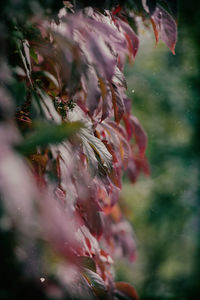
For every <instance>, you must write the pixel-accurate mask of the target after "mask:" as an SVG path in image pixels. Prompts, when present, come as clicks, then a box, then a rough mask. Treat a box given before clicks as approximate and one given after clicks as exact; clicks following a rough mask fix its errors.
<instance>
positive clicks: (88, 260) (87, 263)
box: [78, 256, 96, 272]
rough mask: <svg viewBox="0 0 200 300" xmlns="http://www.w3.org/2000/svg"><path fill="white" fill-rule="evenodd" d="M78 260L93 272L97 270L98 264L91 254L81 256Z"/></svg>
mask: <svg viewBox="0 0 200 300" xmlns="http://www.w3.org/2000/svg"><path fill="white" fill-rule="evenodd" d="M78 262H79V263H80V265H81V266H82V267H83V268H87V269H89V270H91V271H93V272H96V264H95V262H94V260H93V259H92V258H91V257H89V256H79V257H78Z"/></svg>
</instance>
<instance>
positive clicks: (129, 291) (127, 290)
mask: <svg viewBox="0 0 200 300" xmlns="http://www.w3.org/2000/svg"><path fill="white" fill-rule="evenodd" d="M115 286H116V289H117V290H118V291H120V292H121V293H122V294H124V295H125V296H127V297H128V299H130V300H139V297H138V294H137V292H136V290H135V289H134V287H133V286H131V285H130V284H129V283H127V282H123V281H119V282H115ZM120 299H121V298H120ZM125 299H126V298H125Z"/></svg>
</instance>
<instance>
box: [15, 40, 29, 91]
mask: <svg viewBox="0 0 200 300" xmlns="http://www.w3.org/2000/svg"><path fill="white" fill-rule="evenodd" d="M22 46H23V47H22V49H21V47H20V46H19V44H18V50H19V54H20V56H21V59H22V62H23V65H24V68H25V71H26V75H27V78H28V80H29V82H30V84H31V86H33V84H32V81H31V61H30V52H29V43H28V41H27V40H24V41H23V42H22ZM22 50H23V51H22ZM23 52H24V54H23Z"/></svg>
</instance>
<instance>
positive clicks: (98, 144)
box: [80, 129, 112, 170]
mask: <svg viewBox="0 0 200 300" xmlns="http://www.w3.org/2000/svg"><path fill="white" fill-rule="evenodd" d="M80 136H83V137H84V138H85V145H86V141H87V143H88V145H89V146H90V147H91V148H92V149H93V150H94V151H95V153H96V154H97V155H98V157H99V158H100V160H101V162H102V164H103V166H104V167H105V168H107V169H108V170H109V169H111V166H112V155H111V154H110V153H109V152H108V150H107V148H106V146H105V145H104V143H103V142H102V141H101V140H100V139H98V138H97V137H95V136H94V135H92V134H91V133H90V132H89V131H88V130H86V129H82V130H81V133H80Z"/></svg>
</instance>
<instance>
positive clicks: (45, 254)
mask: <svg viewBox="0 0 200 300" xmlns="http://www.w3.org/2000/svg"><path fill="white" fill-rule="evenodd" d="M155 2H156V1H142V2H141V3H140V1H127V2H126V1H125V2H123V1H120V2H119V3H116V1H114V2H112V1H105V3H103V4H101V5H98V2H97V1H93V2H92V3H91V1H81V2H78V4H77V2H76V1H74V3H73V5H72V3H70V2H69V1H64V2H63V4H62V2H61V1H56V2H55V1H30V2H29V1H23V0H20V1H8V3H6V4H5V5H3V7H2V10H1V14H2V16H3V17H4V18H2V20H3V21H1V24H0V25H1V28H2V32H3V35H2V37H1V39H2V40H1V44H2V48H1V68H0V70H1V71H0V78H1V89H0V93H1V98H0V117H1V122H0V137H1V145H0V178H1V181H0V192H1V194H0V195H1V200H2V206H1V235H2V238H3V239H4V247H5V248H3V251H5V252H7V251H8V252H9V257H10V259H11V260H12V262H13V263H12V264H13V270H12V268H8V267H7V261H5V267H4V268H5V270H6V271H5V274H6V275H5V276H4V278H3V284H4V285H3V289H2V292H1V293H2V297H4V299H10V298H18V297H19V296H20V297H28V298H29V299H31V298H30V297H32V298H34V299H35V298H36V297H37V298H41V299H52V298H53V299H54V298H66V299H97V298H98V299H137V297H138V296H137V294H136V292H135V290H134V289H133V288H132V287H131V286H130V285H129V284H127V283H124V282H121V283H119V282H118V283H116V284H115V282H114V275H113V268H112V264H113V259H114V258H116V257H119V256H125V257H127V258H128V259H129V260H130V261H132V260H134V258H135V242H134V240H133V235H132V230H131V227H130V225H129V223H128V222H127V221H126V220H125V218H124V217H123V213H122V211H121V210H120V207H119V204H118V200H119V191H120V189H121V182H122V176H123V174H124V172H126V174H127V176H128V177H129V179H130V181H131V182H133V183H134V182H135V181H136V179H137V177H138V175H139V173H140V172H144V173H145V174H147V175H148V174H149V168H148V163H147V160H146V157H145V150H146V145H147V137H146V134H145V132H144V131H143V129H142V127H141V125H140V123H139V121H138V120H137V118H136V117H135V116H133V115H132V113H131V101H130V99H129V98H128V97H127V95H126V80H125V77H124V74H123V69H124V64H125V61H126V58H127V57H128V59H129V61H130V62H131V61H133V60H134V59H135V56H136V54H137V51H138V46H139V40H138V37H137V35H136V33H135V32H134V30H133V29H132V27H131V26H130V25H129V23H130V24H132V26H133V28H136V27H137V18H138V17H137V16H140V17H142V18H143V19H144V22H147V21H148V20H151V22H152V24H153V29H154V32H155V36H156V41H158V39H159V38H160V39H162V40H163V41H164V42H165V43H166V45H167V46H168V47H169V48H170V49H171V51H172V52H173V53H174V47H175V43H176V23H175V21H174V17H172V16H171V15H170V14H169V12H170V11H171V13H172V15H173V16H175V10H174V4H172V2H171V1H164V4H165V5H166V7H165V8H164V7H163V6H162V5H161V4H162V2H161V3H159V2H160V1H158V3H155ZM62 5H64V7H63V8H62ZM88 5H89V6H88ZM105 8H107V9H105ZM9 235H11V236H10V237H9ZM7 237H9V238H7ZM10 241H12V243H13V245H10ZM10 278H12V287H11V289H10V288H8V284H9V286H10Z"/></svg>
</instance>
